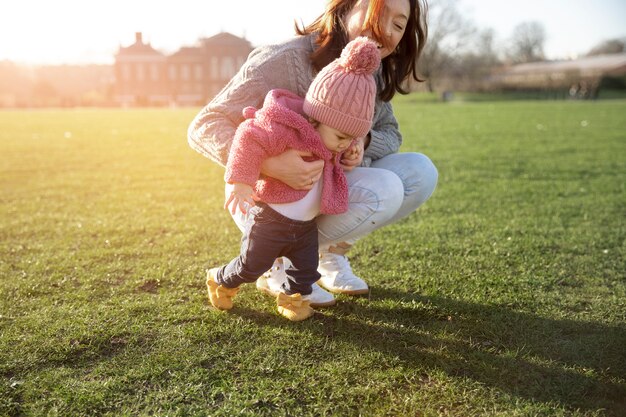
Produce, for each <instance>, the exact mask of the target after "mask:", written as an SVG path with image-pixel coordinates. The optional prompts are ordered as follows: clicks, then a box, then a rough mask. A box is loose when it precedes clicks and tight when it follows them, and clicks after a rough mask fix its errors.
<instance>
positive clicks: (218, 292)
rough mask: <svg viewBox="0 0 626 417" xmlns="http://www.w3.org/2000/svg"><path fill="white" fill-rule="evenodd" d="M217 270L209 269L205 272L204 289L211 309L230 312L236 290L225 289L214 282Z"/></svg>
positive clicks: (237, 289) (237, 290)
mask: <svg viewBox="0 0 626 417" xmlns="http://www.w3.org/2000/svg"><path fill="white" fill-rule="evenodd" d="M218 269H219V268H211V269H209V270H208V271H207V274H206V275H207V277H206V287H207V290H208V292H209V301H211V304H213V307H215V308H217V309H220V310H230V309H231V308H233V297H234V296H235V295H237V293H238V292H239V287H237V288H226V287H225V286H223V285H220V284H218V283H217V282H215V275H216V274H217V271H218Z"/></svg>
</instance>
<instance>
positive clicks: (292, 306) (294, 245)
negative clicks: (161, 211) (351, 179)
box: [207, 37, 380, 321]
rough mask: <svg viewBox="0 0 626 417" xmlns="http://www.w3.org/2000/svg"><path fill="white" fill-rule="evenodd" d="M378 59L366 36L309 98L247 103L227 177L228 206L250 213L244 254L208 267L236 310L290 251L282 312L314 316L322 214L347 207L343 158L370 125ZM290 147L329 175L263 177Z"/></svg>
mask: <svg viewBox="0 0 626 417" xmlns="http://www.w3.org/2000/svg"><path fill="white" fill-rule="evenodd" d="M379 65H380V54H379V52H378V48H377V46H376V44H375V43H374V42H372V41H371V40H369V39H368V38H366V37H359V38H357V39H355V40H353V41H352V42H350V43H348V45H347V46H346V47H345V48H344V50H343V51H342V53H341V56H340V57H339V58H338V59H336V60H335V61H333V62H331V63H330V64H328V65H327V66H326V67H324V68H323V69H322V70H321V71H320V72H319V74H317V76H316V77H315V79H314V80H313V83H312V84H311V86H310V88H309V90H308V91H307V94H306V97H305V98H304V99H302V98H301V97H298V96H297V95H295V94H293V93H291V92H289V91H287V90H271V91H270V92H269V93H268V94H267V96H266V97H265V101H264V103H263V107H262V108H261V109H259V110H256V109H254V108H253V107H247V108H245V109H244V111H243V113H244V116H245V117H246V119H247V120H245V121H244V122H243V123H241V125H239V127H238V128H237V132H236V134H235V139H234V142H233V145H232V148H231V151H230V154H229V158H228V163H227V165H226V174H225V176H224V178H225V180H226V182H227V183H229V184H233V190H232V192H231V193H230V195H229V196H228V198H227V199H226V203H225V205H224V207H225V208H228V207H230V208H231V211H232V212H233V214H234V212H235V211H236V210H237V208H239V209H240V210H241V211H242V212H243V213H244V214H245V213H247V220H246V225H245V231H244V236H243V238H242V241H241V253H240V255H239V256H238V257H236V258H235V259H233V260H232V261H231V262H230V263H229V264H228V265H224V266H222V267H220V268H212V269H210V270H209V271H208V272H207V289H208V293H209V300H210V302H211V304H212V305H213V306H214V307H216V308H218V309H220V310H229V309H231V308H232V306H233V303H232V298H233V297H234V296H235V295H236V294H237V292H238V290H239V286H240V285H241V284H243V283H251V282H254V281H256V280H257V279H258V278H259V277H260V276H261V275H262V274H263V273H264V272H265V271H267V270H268V269H270V267H271V266H272V264H273V263H274V260H275V259H276V258H278V257H282V256H284V257H286V258H288V259H289V260H290V261H291V266H290V267H289V268H288V269H287V271H286V272H287V278H288V279H287V283H286V284H283V286H282V291H281V292H280V293H279V294H278V297H277V304H278V311H279V312H280V313H281V314H282V315H283V316H285V317H287V318H288V319H289V320H292V321H300V320H304V319H306V318H308V317H310V316H312V315H313V312H314V311H313V309H312V308H311V307H310V305H309V301H308V300H307V298H306V296H307V295H309V294H311V291H312V288H311V286H312V285H313V283H315V282H316V281H317V280H318V279H319V278H320V274H319V273H318V272H317V266H318V257H319V256H318V241H317V236H318V231H317V225H316V223H315V217H316V216H317V215H319V214H320V213H324V214H339V213H343V212H345V211H346V210H347V209H348V185H347V181H346V177H345V174H344V172H343V169H342V167H341V165H340V163H339V161H340V160H341V154H342V153H344V152H346V150H348V149H349V148H350V147H351V145H352V144H353V142H354V141H358V140H362V137H364V136H365V135H366V134H367V133H368V132H369V130H370V128H371V125H372V118H373V113H374V100H375V96H376V83H375V81H374V76H373V74H374V72H375V71H376V69H377V68H378V67H379ZM287 149H296V150H301V151H309V152H311V153H312V154H313V155H314V158H315V159H322V160H324V162H325V163H324V169H323V171H322V177H321V178H320V181H317V182H316V183H315V184H313V188H312V189H311V190H295V189H293V188H291V187H289V186H288V185H286V184H285V183H282V182H280V181H278V180H276V179H274V178H271V177H263V176H261V174H260V169H261V163H262V162H263V160H264V159H265V158H268V157H270V156H274V155H278V154H281V153H282V152H284V151H286V150H287ZM352 149H353V148H350V151H352Z"/></svg>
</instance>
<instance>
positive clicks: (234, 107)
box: [187, 63, 269, 166]
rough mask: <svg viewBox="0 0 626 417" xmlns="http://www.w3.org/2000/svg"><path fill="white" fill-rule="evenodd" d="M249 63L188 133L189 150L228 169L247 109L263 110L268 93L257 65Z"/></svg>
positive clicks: (203, 112) (198, 118)
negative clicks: (237, 130) (235, 138)
mask: <svg viewBox="0 0 626 417" xmlns="http://www.w3.org/2000/svg"><path fill="white" fill-rule="evenodd" d="M253 64H254V63H252V65H250V63H246V64H245V65H244V66H243V67H242V68H241V70H240V71H239V72H238V73H237V75H235V76H234V77H233V78H232V79H231V80H230V82H229V83H228V84H227V85H226V87H224V88H223V89H222V91H221V92H220V93H219V94H218V95H217V96H216V97H215V98H214V99H213V100H211V102H210V103H209V104H207V105H206V106H205V107H204V108H203V109H202V110H201V111H200V113H198V115H197V116H196V117H195V118H194V119H193V121H192V122H191V124H190V125H189V129H188V130H187V140H188V142H189V146H191V148H193V149H194V150H196V151H197V152H199V153H201V154H202V155H204V156H206V157H207V158H209V159H211V160H212V161H214V162H216V163H218V164H220V165H221V166H226V162H227V160H228V153H229V152H230V147H231V145H232V143H233V138H234V136H235V130H236V129H237V126H239V124H240V123H241V122H242V121H243V119H244V118H243V115H242V111H243V109H244V108H245V107H247V106H254V107H261V104H262V103H263V98H264V97H265V94H266V93H267V92H268V91H269V88H268V87H267V85H266V83H265V79H264V78H263V77H262V76H261V74H259V72H258V70H257V68H256V67H255V65H253Z"/></svg>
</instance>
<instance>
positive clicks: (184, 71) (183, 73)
mask: <svg viewBox="0 0 626 417" xmlns="http://www.w3.org/2000/svg"><path fill="white" fill-rule="evenodd" d="M190 72H191V71H189V65H187V64H182V65H181V66H180V78H181V79H183V80H185V81H187V80H188V79H189V78H190V75H191V74H190Z"/></svg>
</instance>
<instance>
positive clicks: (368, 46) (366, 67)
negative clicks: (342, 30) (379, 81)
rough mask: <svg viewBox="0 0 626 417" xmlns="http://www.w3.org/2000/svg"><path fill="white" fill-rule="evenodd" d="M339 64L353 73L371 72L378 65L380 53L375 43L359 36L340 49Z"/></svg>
mask: <svg viewBox="0 0 626 417" xmlns="http://www.w3.org/2000/svg"><path fill="white" fill-rule="evenodd" d="M339 65H341V66H342V67H344V68H345V69H346V70H347V71H351V72H354V73H355V74H373V73H374V71H376V70H377V69H378V67H379V66H380V53H379V52H378V47H377V46H376V44H375V43H374V42H373V41H371V40H370V39H369V38H367V37H365V36H359V37H358V38H356V39H354V40H353V41H352V42H350V43H348V45H346V47H345V48H344V49H343V51H341V57H340V58H339Z"/></svg>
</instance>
